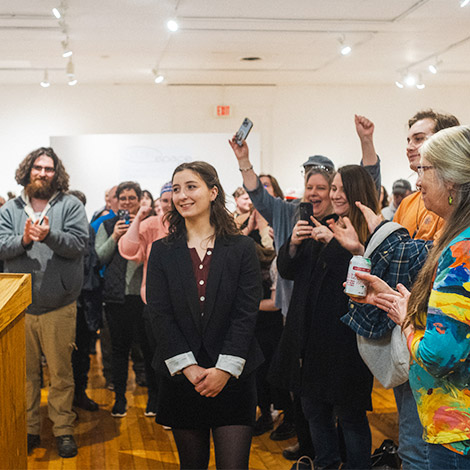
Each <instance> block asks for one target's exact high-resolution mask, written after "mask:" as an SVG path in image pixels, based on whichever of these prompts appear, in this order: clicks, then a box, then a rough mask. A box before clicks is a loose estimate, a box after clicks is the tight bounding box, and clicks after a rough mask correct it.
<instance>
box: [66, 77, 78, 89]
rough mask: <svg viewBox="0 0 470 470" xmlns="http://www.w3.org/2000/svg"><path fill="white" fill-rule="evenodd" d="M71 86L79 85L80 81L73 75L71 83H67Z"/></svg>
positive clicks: (70, 79) (70, 78)
mask: <svg viewBox="0 0 470 470" xmlns="http://www.w3.org/2000/svg"><path fill="white" fill-rule="evenodd" d="M67 83H68V84H69V85H70V86H74V85H76V84H77V83H78V80H77V79H76V78H75V77H74V76H73V75H72V76H70V77H69V81H68V82H67Z"/></svg>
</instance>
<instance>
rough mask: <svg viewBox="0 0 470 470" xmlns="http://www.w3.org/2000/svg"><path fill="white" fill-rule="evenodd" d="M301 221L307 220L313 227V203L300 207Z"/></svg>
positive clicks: (302, 204) (301, 204)
mask: <svg viewBox="0 0 470 470" xmlns="http://www.w3.org/2000/svg"><path fill="white" fill-rule="evenodd" d="M299 210H300V220H306V221H307V222H308V224H309V225H310V226H312V227H313V222H312V219H311V217H313V204H312V203H311V202H301V203H300V205H299Z"/></svg>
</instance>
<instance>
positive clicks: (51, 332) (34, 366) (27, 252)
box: [0, 147, 88, 457]
mask: <svg viewBox="0 0 470 470" xmlns="http://www.w3.org/2000/svg"><path fill="white" fill-rule="evenodd" d="M16 181H17V183H18V184H20V185H22V186H23V187H24V190H23V191H22V192H21V195H20V196H18V197H17V198H15V199H13V200H10V201H8V202H7V203H6V204H5V205H4V206H3V207H2V210H1V212H0V259H2V260H4V262H5V266H4V269H5V272H10V273H15V272H21V273H31V276H32V284H33V301H32V303H31V305H30V306H29V307H28V309H27V310H26V315H25V332H26V404H27V427H28V436H27V437H28V453H30V452H32V450H33V449H34V448H36V447H39V445H40V435H39V434H40V413H39V405H40V402H41V385H40V368H41V353H42V354H44V356H45V357H46V361H47V365H48V368H49V378H50V386H49V396H48V410H49V418H50V419H51V421H52V423H53V427H52V430H53V433H54V436H55V437H56V442H57V450H58V453H59V455H60V456H61V457H73V456H75V455H77V445H76V443H75V440H74V438H73V423H74V420H75V414H74V413H73V411H72V401H73V397H74V380H73V374H72V363H71V355H72V350H73V345H74V341H75V324H76V300H77V298H78V296H79V294H80V290H81V286H82V281H83V255H84V253H85V252H86V250H87V242H88V222H87V218H86V213H85V209H84V207H83V205H82V204H81V203H80V201H79V200H78V199H77V198H75V197H73V196H71V195H68V194H65V192H66V191H67V190H68V186H69V175H68V174H67V172H66V171H65V168H64V166H63V164H62V162H61V161H60V159H59V158H58V157H57V155H56V154H55V153H54V151H53V150H52V148H43V147H42V148H39V149H37V150H35V151H34V152H31V153H30V154H29V155H28V156H27V157H26V158H25V159H24V160H23V161H22V162H21V164H20V166H19V168H18V170H17V171H16Z"/></svg>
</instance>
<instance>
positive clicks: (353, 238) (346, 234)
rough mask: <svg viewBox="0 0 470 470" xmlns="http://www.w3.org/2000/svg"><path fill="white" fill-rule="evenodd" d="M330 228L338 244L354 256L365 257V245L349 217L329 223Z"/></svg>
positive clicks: (331, 220) (329, 221)
mask: <svg viewBox="0 0 470 470" xmlns="http://www.w3.org/2000/svg"><path fill="white" fill-rule="evenodd" d="M327 223H328V227H330V230H331V231H332V232H333V234H334V237H335V238H336V240H338V243H339V244H340V245H341V246H342V247H343V248H345V249H346V250H348V251H349V252H350V253H352V254H353V255H363V254H364V245H363V244H362V243H361V242H360V240H359V236H358V234H357V232H356V230H355V229H354V227H353V224H352V223H351V221H350V220H349V218H348V217H340V218H339V219H338V220H337V221H336V222H335V221H334V220H333V219H330V220H328V221H327Z"/></svg>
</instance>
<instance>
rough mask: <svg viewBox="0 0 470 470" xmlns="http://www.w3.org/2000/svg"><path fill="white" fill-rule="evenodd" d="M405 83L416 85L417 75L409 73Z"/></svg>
mask: <svg viewBox="0 0 470 470" xmlns="http://www.w3.org/2000/svg"><path fill="white" fill-rule="evenodd" d="M405 85H406V86H409V87H413V86H415V85H416V77H415V76H414V75H411V74H407V75H406V77H405Z"/></svg>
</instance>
